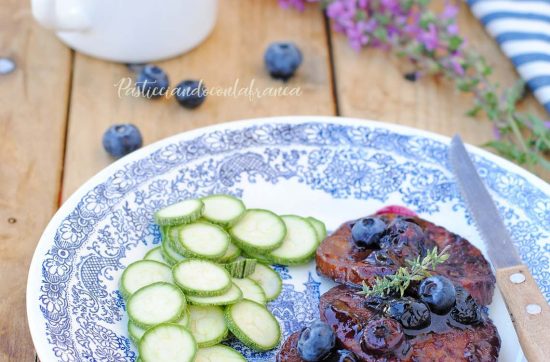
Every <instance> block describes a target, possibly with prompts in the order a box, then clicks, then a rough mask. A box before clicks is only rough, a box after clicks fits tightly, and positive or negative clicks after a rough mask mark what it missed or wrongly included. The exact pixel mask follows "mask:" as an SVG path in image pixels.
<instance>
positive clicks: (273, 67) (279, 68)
mask: <svg viewBox="0 0 550 362" xmlns="http://www.w3.org/2000/svg"><path fill="white" fill-rule="evenodd" d="M264 62H265V66H266V67H267V70H268V71H269V74H270V75H271V76H272V77H273V78H275V79H282V80H287V79H289V78H290V77H292V76H293V75H294V72H296V69H298V67H299V66H300V64H302V52H301V51H300V49H298V47H297V46H296V44H294V43H288V42H276V43H271V44H270V45H269V47H268V48H267V49H266V51H265V54H264Z"/></svg>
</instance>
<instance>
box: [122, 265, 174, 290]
mask: <svg viewBox="0 0 550 362" xmlns="http://www.w3.org/2000/svg"><path fill="white" fill-rule="evenodd" d="M157 282H167V283H173V279H172V270H171V269H170V267H169V266H168V265H166V264H164V263H159V262H158V261H153V260H139V261H136V262H133V263H132V264H130V265H128V267H126V269H124V272H123V273H122V277H121V278H120V292H121V293H122V295H123V296H124V297H125V298H129V297H130V296H131V295H132V294H134V293H135V292H136V291H137V290H138V289H141V288H143V287H145V286H147V285H150V284H153V283H157Z"/></svg>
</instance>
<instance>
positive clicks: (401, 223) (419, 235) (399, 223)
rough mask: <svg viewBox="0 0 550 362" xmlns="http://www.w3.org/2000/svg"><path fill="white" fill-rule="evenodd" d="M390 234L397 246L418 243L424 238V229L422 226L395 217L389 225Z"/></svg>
mask: <svg viewBox="0 0 550 362" xmlns="http://www.w3.org/2000/svg"><path fill="white" fill-rule="evenodd" d="M388 234H389V236H391V240H392V241H393V243H394V244H396V245H395V246H404V245H409V246H413V245H418V244H420V243H421V242H422V241H423V240H424V230H422V228H421V227H420V226H418V225H417V224H415V223H413V222H410V221H407V220H403V219H401V218H397V219H395V220H394V221H393V222H392V223H391V224H390V225H389V226H388ZM397 244H399V245H397Z"/></svg>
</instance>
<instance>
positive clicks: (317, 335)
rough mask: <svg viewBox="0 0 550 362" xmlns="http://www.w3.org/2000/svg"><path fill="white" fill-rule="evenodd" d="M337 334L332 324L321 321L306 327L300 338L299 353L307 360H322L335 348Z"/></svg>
mask: <svg viewBox="0 0 550 362" xmlns="http://www.w3.org/2000/svg"><path fill="white" fill-rule="evenodd" d="M335 345H336V336H335V335H334V331H333V330H332V328H330V326H329V325H328V324H326V323H323V322H321V321H315V322H313V323H312V324H311V325H310V326H309V327H307V328H305V329H304V330H303V331H302V333H301V334H300V338H299V339H298V353H299V354H300V356H301V357H302V359H303V360H305V361H321V360H323V359H324V358H325V357H327V356H328V355H330V353H331V352H332V350H333V349H334V346H335Z"/></svg>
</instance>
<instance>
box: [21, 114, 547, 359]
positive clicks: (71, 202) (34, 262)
mask: <svg viewBox="0 0 550 362" xmlns="http://www.w3.org/2000/svg"><path fill="white" fill-rule="evenodd" d="M281 123H286V124H303V123H324V124H330V123H332V124H339V125H345V126H352V125H358V123H359V125H364V126H371V127H374V128H381V129H386V130H389V131H391V132H394V133H399V134H406V135H417V136H421V137H425V138H429V139H432V140H435V141H439V142H442V143H444V144H449V143H450V140H451V137H448V136H445V135H441V134H438V133H435V132H432V131H426V130H422V129H419V128H415V127H411V126H404V125H400V124H394V123H389V122H383V121H376V120H371V119H364V118H355V117H338V116H315V115H300V116H272V117H258V118H248V119H239V120H234V121H226V122H222V123H217V124H213V125H209V126H205V127H200V128H195V129H192V130H188V131H184V132H180V133H177V134H175V135H172V136H169V137H166V138H163V139H160V140H158V141H155V142H153V143H151V144H149V145H146V146H145V147H142V148H140V149H139V150H136V151H134V152H132V153H130V154H128V155H126V156H124V157H122V158H120V159H118V160H116V161H114V162H113V163H111V164H110V165H108V166H106V167H104V168H103V169H102V170H100V171H99V172H97V173H96V174H94V175H93V176H91V177H90V178H89V179H88V180H86V181H85V182H84V183H83V184H82V185H80V186H79V187H78V188H77V189H76V190H75V191H74V192H73V193H72V194H71V195H70V196H69V197H68V198H67V199H66V200H65V201H64V202H63V204H62V205H61V206H60V207H59V209H58V210H57V211H56V212H55V214H54V215H53V216H52V217H51V219H50V221H49V222H48V224H47V226H46V227H45V228H44V231H43V232H42V235H41V236H40V239H39V241H38V243H37V244H36V247H35V250H34V252H33V256H32V259H31V263H30V265H29V269H28V273H27V285H26V293H25V304H26V312H27V324H28V327H29V330H30V334H31V339H32V341H33V345H34V348H35V351H36V354H37V355H38V357H39V358H40V359H41V360H42V361H44V362H47V361H49V360H47V359H45V358H46V356H47V355H48V357H49V355H51V349H50V350H49V351H48V349H49V348H48V346H49V344H48V342H47V340H44V339H43V338H42V337H44V336H45V332H43V331H40V328H39V326H40V325H41V324H40V323H41V322H42V319H41V318H40V315H39V313H37V312H36V306H35V305H34V304H33V303H29V301H30V300H34V299H35V298H33V297H34V296H35V293H36V288H35V287H34V288H33V286H36V285H40V284H41V279H40V276H41V274H40V273H34V274H32V271H33V270H34V271H36V270H40V269H41V264H40V262H41V260H42V259H41V256H42V255H43V254H44V251H45V250H46V248H47V247H49V244H48V241H51V240H53V239H52V237H51V236H52V235H53V234H54V233H55V231H56V230H57V226H58V225H59V222H60V221H61V220H62V218H63V217H64V216H65V215H66V214H67V212H70V211H71V210H72V209H74V207H75V206H76V205H77V204H78V201H80V199H81V198H82V196H83V195H84V194H85V193H86V192H88V191H89V190H90V189H91V188H92V187H93V186H94V185H96V184H97V183H98V181H99V180H103V179H104V178H105V177H106V176H108V175H112V174H113V173H114V171H115V170H118V169H120V168H121V167H122V166H124V165H126V164H129V163H131V162H133V161H136V160H138V159H140V158H143V157H144V156H145V155H148V154H151V153H153V152H154V151H155V150H157V149H159V148H161V147H163V146H164V145H165V144H168V143H171V142H174V141H175V140H183V139H187V138H193V137H194V136H197V135H200V134H204V133H207V132H211V131H216V130H227V129H239V128H244V127H247V126H253V125H263V124H281ZM466 149H467V150H468V152H469V153H472V154H475V155H477V156H480V157H482V158H484V159H485V160H487V161H489V162H491V163H493V164H496V165H497V166H500V167H502V168H503V169H505V170H507V171H510V172H511V173H514V174H516V175H519V176H521V177H523V178H524V179H525V180H526V181H527V182H529V183H530V184H531V185H532V186H534V187H536V188H538V189H539V190H541V191H542V192H543V193H544V194H546V195H548V196H549V197H550V184H548V183H547V182H545V181H544V180H543V179H542V178H540V177H538V176H536V175H534V174H533V173H531V172H529V171H527V170H525V169H523V168H522V167H521V166H519V165H516V164H514V163H512V162H511V161H508V160H506V159H504V158H502V157H500V156H497V155H495V154H493V153H491V152H489V151H486V150H484V149H482V148H480V147H477V146H474V145H471V144H466Z"/></svg>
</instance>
